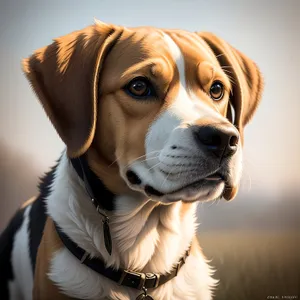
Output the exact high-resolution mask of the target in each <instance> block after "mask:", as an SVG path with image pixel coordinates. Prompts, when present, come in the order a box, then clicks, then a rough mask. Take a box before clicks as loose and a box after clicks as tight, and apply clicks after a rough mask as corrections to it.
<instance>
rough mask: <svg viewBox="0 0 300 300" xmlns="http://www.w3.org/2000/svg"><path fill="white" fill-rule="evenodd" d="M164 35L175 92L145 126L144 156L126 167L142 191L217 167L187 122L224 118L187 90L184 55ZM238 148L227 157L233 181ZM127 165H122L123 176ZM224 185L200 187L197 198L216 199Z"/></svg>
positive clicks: (176, 184) (166, 187)
mask: <svg viewBox="0 0 300 300" xmlns="http://www.w3.org/2000/svg"><path fill="white" fill-rule="evenodd" d="M164 39H165V42H166V43H167V45H168V47H169V49H170V53H171V54H172V57H173V59H174V61H175V63H176V66H177V70H178V73H179V89H178V93H177V95H176V98H175V100H174V101H172V105H171V106H170V107H168V109H167V110H166V111H164V112H163V113H162V114H161V115H160V116H159V117H158V118H157V119H156V120H155V121H154V122H153V124H152V125H151V126H150V128H149V130H148V133H147V137H146V142H145V148H146V160H145V159H139V160H136V161H134V162H133V163H132V164H131V165H130V167H129V168H130V169H131V170H133V171H134V172H135V173H136V174H137V175H138V176H139V177H140V178H141V179H142V184H140V185H138V186H132V188H133V189H136V190H138V191H143V190H144V187H145V186H146V185H150V186H152V187H154V188H156V189H157V190H159V191H160V192H163V193H165V194H169V193H171V192H172V191H176V190H178V189H179V188H181V187H182V186H183V185H188V184H190V183H191V182H195V181H196V180H200V179H202V178H204V177H206V176H208V175H210V174H212V173H214V172H216V171H217V169H218V168H219V164H215V162H216V161H212V160H210V161H209V160H208V159H207V155H206V153H204V152H203V151H202V150H201V148H199V146H198V145H197V143H196V141H195V138H194V136H193V129H192V128H191V126H189V125H194V124H195V122H196V121H198V120H201V118H204V117H209V119H211V120H212V122H215V123H218V122H227V120H226V119H225V118H224V117H223V116H221V115H220V114H219V113H218V112H217V111H215V110H213V109H212V108H211V107H209V106H208V105H206V104H205V101H201V99H199V98H198V97H197V96H196V95H195V94H194V93H193V92H192V91H191V90H189V88H188V87H187V84H186V76H185V63H184V56H183V54H182V53H181V51H180V48H179V47H178V46H177V44H176V43H175V42H174V41H173V40H172V38H171V37H170V36H169V35H166V34H164ZM174 145H175V146H176V147H177V148H176V149H175V150H174V149H172V146H174ZM239 148H241V147H239ZM240 152H241V150H240V149H239V151H238V153H237V154H235V155H234V157H233V158H232V159H231V161H230V165H231V166H232V168H231V173H232V174H231V177H232V181H233V182H235V183H236V182H238V181H239V180H240V172H239V169H240V166H241V155H239V153H240ZM195 166H197V168H196V167H195ZM126 169H127V168H123V169H122V175H123V178H124V179H125V178H126V177H125V173H126ZM235 171H236V172H235ZM166 174H168V175H166ZM223 189H224V184H223V183H220V184H219V185H218V186H216V189H215V190H214V191H213V192H211V189H209V188H203V189H202V191H201V192H202V193H197V199H198V200H200V201H208V200H213V199H216V198H218V197H220V195H221V194H222V192H223ZM180 196H181V195H176V196H174V197H173V198H172V197H161V198H160V199H159V200H160V201H162V202H167V203H168V202H171V201H173V199H178V198H179V197H180Z"/></svg>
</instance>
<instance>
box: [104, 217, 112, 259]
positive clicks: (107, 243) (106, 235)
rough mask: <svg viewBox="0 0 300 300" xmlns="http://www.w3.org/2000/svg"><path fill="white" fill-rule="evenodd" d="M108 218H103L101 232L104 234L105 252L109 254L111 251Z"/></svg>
mask: <svg viewBox="0 0 300 300" xmlns="http://www.w3.org/2000/svg"><path fill="white" fill-rule="evenodd" d="M108 222H109V219H108V217H106V218H105V220H104V221H102V223H103V234H104V244H105V248H106V250H107V252H108V253H109V255H111V252H112V241H111V235H110V229H109V223H108Z"/></svg>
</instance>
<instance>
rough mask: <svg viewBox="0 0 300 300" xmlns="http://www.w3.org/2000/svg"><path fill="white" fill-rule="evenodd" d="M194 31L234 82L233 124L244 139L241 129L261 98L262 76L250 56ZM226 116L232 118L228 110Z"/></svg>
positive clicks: (208, 35)
mask: <svg viewBox="0 0 300 300" xmlns="http://www.w3.org/2000/svg"><path fill="white" fill-rule="evenodd" d="M197 34H198V35H199V36H200V37H201V38H202V39H204V41H205V42H206V43H207V44H208V46H209V47H210V48H211V50H212V51H213V52H214V55H215V56H216V58H217V59H218V61H219V64H220V65H221V67H222V68H223V69H224V71H225V73H227V74H228V75H229V76H230V77H231V78H232V79H233V81H234V82H233V86H232V95H231V97H230V102H231V104H232V106H233V107H234V111H235V118H234V124H235V126H236V127H237V128H238V129H239V131H240V134H241V137H242V141H243V129H244V127H245V125H246V124H247V123H248V122H249V121H250V120H251V118H252V116H253V114H254V112H255V111H256V108H257V106H258V104H259V102H260V99H261V94H262V89H263V79H262V75H261V73H260V71H259V69H258V67H257V66H256V64H255V63H254V62H253V61H252V60H251V59H249V58H248V57H246V56H245V55H244V54H242V53H241V52H240V51H238V50H236V49H235V48H233V47H232V46H230V45H229V44H228V43H227V42H225V41H224V40H222V39H220V38H219V37H217V36H215V35H214V34H212V33H208V32H199V33H197ZM228 109H229V110H230V107H229V108H228ZM227 116H228V117H229V118H230V117H232V114H231V111H228V113H227Z"/></svg>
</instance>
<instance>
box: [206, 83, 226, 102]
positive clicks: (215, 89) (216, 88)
mask: <svg viewBox="0 0 300 300" xmlns="http://www.w3.org/2000/svg"><path fill="white" fill-rule="evenodd" d="M209 93H210V96H211V98H212V99H213V100H215V101H218V100H221V99H222V98H223V96H224V85H223V84H222V82H220V81H215V82H214V83H213V84H212V85H211V87H210V90H209Z"/></svg>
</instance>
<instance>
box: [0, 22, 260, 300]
mask: <svg viewBox="0 0 300 300" xmlns="http://www.w3.org/2000/svg"><path fill="white" fill-rule="evenodd" d="M23 70H24V73H25V75H26V77H27V78H28V79H29V81H30V84H31V86H32V88H33V90H34V92H35V93H36V95H37V97H38V98H39V100H40V102H41V104H42V106H43V108H44V110H45V112H46V114H47V116H48V117H49V119H50V121H51V122H52V124H53V126H54V128H55V129H56V131H57V133H58V134H59V136H60V138H61V139H62V140H63V142H64V143H65V145H66V150H65V151H64V152H63V153H62V155H61V157H60V158H59V160H58V162H57V164H56V165H55V167H54V168H52V169H51V171H50V172H49V173H47V174H46V176H45V177H44V178H43V179H42V181H41V184H40V193H39V195H38V196H37V197H36V198H33V199H31V200H30V201H28V202H27V203H25V204H24V205H23V206H22V207H21V208H20V209H19V210H18V212H17V213H16V215H15V216H14V217H13V219H12V220H11V222H10V224H9V225H8V227H7V228H6V229H5V231H4V232H3V234H2V236H1V239H0V295H1V299H25V300H28V299H43V300H44V299H51V300H53V299H122V300H123V299H156V300H158V299H163V300H167V299H172V300H175V299H178V300H179V299H180V300H182V299H199V300H209V299H212V292H213V289H214V288H215V287H216V284H217V280H216V279H214V278H213V277H212V274H213V270H212V269H211V267H210V266H209V265H208V264H207V260H206V259H205V257H204V256H203V254H202V252H201V249H200V247H199V245H198V242H197V239H196V229H197V223H196V215H195V213H196V208H197V205H198V203H199V202H204V201H211V200H215V199H218V198H221V197H223V198H224V199H226V200H231V199H233V198H234V197H235V195H236V194H237V191H238V185H239V180H240V177H241V170H242V145H243V139H244V136H243V132H244V127H245V125H246V124H247V123H248V122H249V120H250V119H251V117H252V116H253V114H254V112H255V110H256V108H257V106H258V104H259V101H260V98H261V91H262V85H263V84H262V77H261V75H260V72H259V70H258V68H257V66H256V65H255V64H254V63H253V62H252V61H251V60H250V59H249V58H247V57H246V56H245V55H244V54H242V53H241V52H239V51H238V50H236V49H235V48H233V47H231V46H230V45H229V44H228V43H226V42H225V41H224V40H222V39H221V38H219V37H217V36H215V35H213V34H211V33H206V32H193V33H191V32H187V31H183V30H166V29H157V28H152V27H138V28H126V27H121V26H115V25H111V24H105V23H102V22H100V21H96V23H95V24H94V25H92V26H89V27H87V28H85V29H83V30H79V31H76V32H73V33H71V34H68V35H65V36H63V37H60V38H57V39H55V40H54V41H53V43H52V44H51V45H49V46H47V47H45V48H42V49H39V50H37V51H36V52H35V53H34V54H33V55H32V56H30V57H29V58H27V59H25V60H24V61H23Z"/></svg>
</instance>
